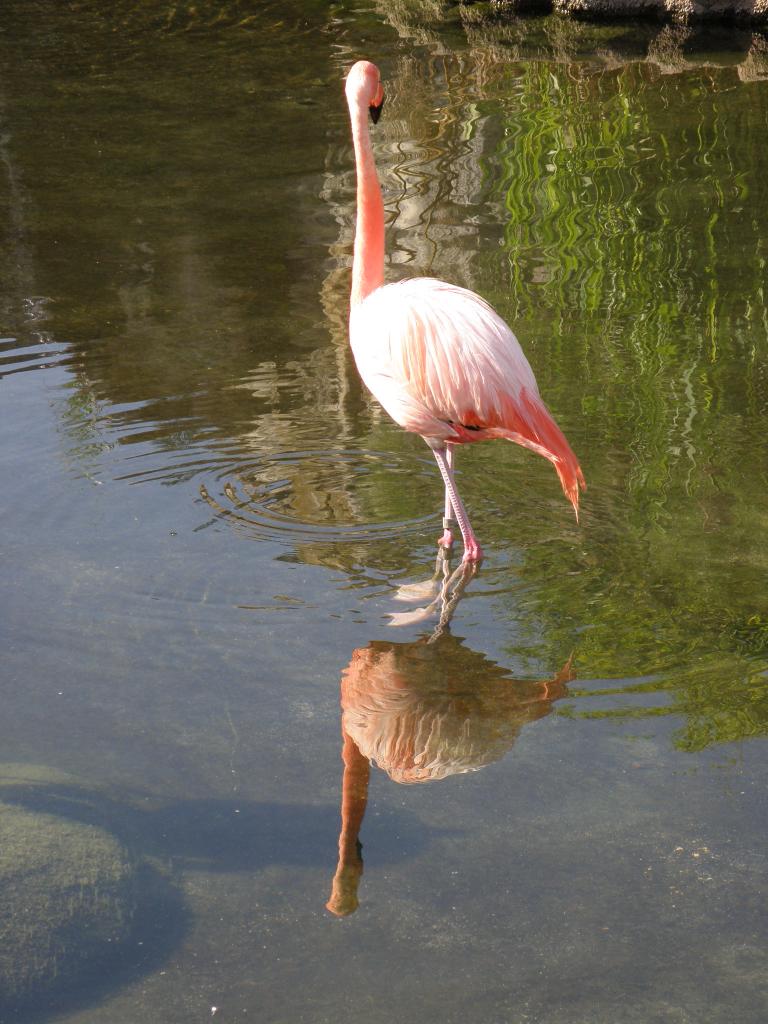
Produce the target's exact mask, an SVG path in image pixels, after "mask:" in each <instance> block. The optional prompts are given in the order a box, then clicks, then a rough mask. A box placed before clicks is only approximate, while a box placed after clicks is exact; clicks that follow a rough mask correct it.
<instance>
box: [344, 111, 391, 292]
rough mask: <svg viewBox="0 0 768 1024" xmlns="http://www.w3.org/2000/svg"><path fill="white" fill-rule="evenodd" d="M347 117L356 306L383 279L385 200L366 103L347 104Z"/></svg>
mask: <svg viewBox="0 0 768 1024" xmlns="http://www.w3.org/2000/svg"><path fill="white" fill-rule="evenodd" d="M350 117H351V120H352V141H353V143H354V147H355V165H356V167H357V224H356V227H355V252H354V259H353V262H352V297H351V302H352V305H353V306H355V305H357V304H358V303H359V302H362V301H363V299H364V298H365V297H366V296H367V295H370V293H371V292H372V291H374V289H376V288H378V287H379V286H380V285H381V284H383V282H384V203H383V201H382V198H381V187H380V185H379V179H378V176H377V174H376V164H375V163H374V160H373V149H372V147H371V136H370V132H369V130H368V109H367V107H366V106H365V104H363V103H355V104H350Z"/></svg>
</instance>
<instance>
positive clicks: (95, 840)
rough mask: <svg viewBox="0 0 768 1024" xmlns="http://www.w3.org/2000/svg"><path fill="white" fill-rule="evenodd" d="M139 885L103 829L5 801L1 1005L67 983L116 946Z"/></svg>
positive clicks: (1, 807)
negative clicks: (136, 884) (29, 809)
mask: <svg viewBox="0 0 768 1024" xmlns="http://www.w3.org/2000/svg"><path fill="white" fill-rule="evenodd" d="M135 888H136V887H135V873H134V866H133V864H132V862H131V860H130V858H129V856H128V854H127V852H126V850H125V849H124V847H123V846H122V844H121V843H119V842H118V841H117V840H116V839H115V838H114V837H113V836H111V835H110V834H109V833H108V832H106V831H105V830H104V829H101V828H97V827H95V826H92V825H84V824H81V823H78V822H72V821H67V820H66V819H63V818H59V817H57V816H55V815H51V814H41V813H38V812H32V811H28V810H25V809H21V808H19V807H15V806H12V805H10V804H4V803H0V1010H1V1009H3V1008H6V1007H12V1006H16V1005H18V1004H20V1003H27V1002H36V1001H37V1000H38V999H40V998H41V997H43V996H45V995H46V993H48V992H51V991H53V990H60V989H66V988H69V987H70V986H73V985H75V984H76V983H77V981H78V979H80V978H81V977H82V976H83V975H84V974H86V973H87V972H89V971H90V970H91V969H92V968H93V967H95V966H97V965H98V963H99V962H101V961H103V960H104V959H105V957H108V956H109V955H110V954H112V953H114V951H115V947H116V944H117V943H119V942H120V940H121V939H123V938H125V936H126V935H127V933H128V930H129V928H130V925H131V919H132V916H133V912H134V907H135Z"/></svg>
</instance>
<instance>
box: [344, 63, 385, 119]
mask: <svg viewBox="0 0 768 1024" xmlns="http://www.w3.org/2000/svg"><path fill="white" fill-rule="evenodd" d="M346 92H347V99H348V101H349V102H350V103H353V102H354V103H359V104H360V105H361V106H367V107H368V112H369V113H370V115H371V120H372V121H373V123H374V124H376V122H377V121H378V120H379V116H380V114H381V108H382V107H383V106H384V90H383V88H382V86H381V76H380V74H379V69H378V68H377V67H376V65H375V64H371V62H370V61H369V60H359V61H358V62H357V63H356V64H353V65H352V68H351V70H350V72H349V74H348V75H347V85H346Z"/></svg>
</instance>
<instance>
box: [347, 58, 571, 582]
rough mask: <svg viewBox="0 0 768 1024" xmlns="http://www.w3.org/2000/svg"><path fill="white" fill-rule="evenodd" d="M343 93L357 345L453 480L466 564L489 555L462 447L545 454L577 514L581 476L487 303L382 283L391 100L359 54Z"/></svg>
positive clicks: (447, 291)
mask: <svg viewBox="0 0 768 1024" xmlns="http://www.w3.org/2000/svg"><path fill="white" fill-rule="evenodd" d="M346 94H347V103H348V105H349V116H350V119H351V122H352V140H353V143H354V148H355V163H356V167H357V225H356V231H355V246H354V258H353V264H352V296H351V309H350V317H349V335H350V343H351V346H352V352H353V354H354V357H355V362H356V363H357V368H358V371H359V373H360V376H361V377H362V379H363V381H364V382H365V384H366V386H367V387H368V388H369V389H370V391H371V392H372V393H373V394H374V395H375V397H376V398H377V399H378V400H379V402H380V403H381V405H382V406H383V407H384V408H385V409H386V411H387V412H388V413H389V415H390V416H391V417H392V418H393V419H394V420H395V422H396V423H399V424H400V426H401V427H403V428H404V429H405V430H410V431H413V432H414V433H416V434H421V436H422V437H423V438H424V440H425V441H426V442H427V444H428V445H429V447H430V448H431V449H432V454H433V455H434V456H435V459H436V461H437V465H438V468H439V469H440V474H441V476H442V478H443V482H444V483H445V516H444V519H443V534H442V536H441V538H440V543H441V544H442V545H443V546H444V547H446V548H450V546H451V544H452V543H453V534H452V527H453V526H454V525H455V523H454V517H455V521H456V522H458V525H459V529H460V530H461V536H462V539H463V541H464V561H465V562H476V561H479V560H480V559H481V558H482V556H483V553H482V549H481V548H480V544H479V543H478V541H477V537H476V536H475V533H474V531H473V530H472V527H471V525H470V522H469V518H468V516H467V511H466V509H465V507H464V504H463V502H462V500H461V498H460V497H459V492H458V490H457V488H456V481H455V480H454V475H453V447H454V445H457V444H468V443H473V442H476V441H485V440H489V439H491V438H496V437H503V438H507V439H508V440H510V441H515V442H516V443H517V444H519V445H522V446H523V447H524V448H529V449H530V450H531V451H534V452H538V454H539V455H543V456H544V458H545V459H549V461H550V462H551V463H552V464H553V466H554V467H555V469H556V470H557V475H558V476H559V478H560V483H561V485H562V488H563V491H564V493H565V496H566V497H567V498H568V500H569V501H570V502H571V504H572V505H573V509H574V512H575V513H576V518H577V519H578V514H579V487H580V486H581V487H585V483H584V476H583V474H582V472H581V468H580V466H579V463H578V460H577V458H576V456H575V455H574V453H573V451H572V450H571V446H570V445H569V444H568V441H567V440H566V438H565V436H564V435H563V433H562V431H561V430H560V428H559V427H558V426H557V424H556V423H555V421H554V420H553V419H552V416H551V415H550V413H549V411H548V410H547V407H546V406H545V405H544V403H543V402H542V400H541V398H540V396H539V389H538V386H537V384H536V378H535V377H534V375H533V371H532V370H531V367H530V366H529V364H528V360H527V359H526V358H525V355H524V354H523V351H522V349H521V348H520V345H519V343H518V341H517V338H516V337H515V336H514V334H513V333H512V331H511V330H510V329H509V327H508V326H507V325H506V324H505V323H504V321H503V320H502V319H501V317H500V316H499V315H498V314H497V313H496V312H495V311H494V310H493V309H491V307H490V306H489V305H488V303H487V302H485V300H484V299H481V298H480V296H479V295H476V294H475V293H474V292H471V291H468V290H467V289H465V288H459V287H457V286H456V285H452V284H446V283H445V282H444V281H437V280H435V279H433V278H429V277H420V278H415V279H411V280H408V281H401V282H398V283H396V284H387V285H385V284H384V204H383V201H382V198H381V188H380V186H379V179H378V177H377V175H376V165H375V163H374V158H373V150H372V148H371V139H370V134H369V130H368V115H369V114H370V116H371V119H372V120H373V122H374V124H375V123H376V122H377V121H378V119H379V114H380V113H381V108H382V104H383V103H384V90H383V89H382V86H381V78H380V75H379V69H378V68H377V67H376V65H375V64H371V63H370V62H369V61H366V60H361V61H358V62H357V63H356V64H355V65H354V67H353V68H352V70H351V71H350V72H349V75H348V76H347V82H346Z"/></svg>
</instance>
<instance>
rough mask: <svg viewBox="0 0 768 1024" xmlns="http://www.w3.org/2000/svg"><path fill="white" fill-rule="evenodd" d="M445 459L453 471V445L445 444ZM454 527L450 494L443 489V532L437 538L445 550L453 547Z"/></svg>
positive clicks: (454, 518)
mask: <svg viewBox="0 0 768 1024" xmlns="http://www.w3.org/2000/svg"><path fill="white" fill-rule="evenodd" d="M445 461H446V464H447V466H448V468H449V469H450V470H451V471H453V445H450V444H447V445H446V446H445ZM455 528H456V517H455V515H454V513H453V502H452V501H451V496H450V494H449V493H448V488H447V487H446V489H445V510H444V512H443V534H442V536H441V537H440V538H439V539H438V542H437V543H438V544H439V545H440V547H442V548H445V550H446V551H450V549H451V548H452V547H453V530H454V529H455Z"/></svg>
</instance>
